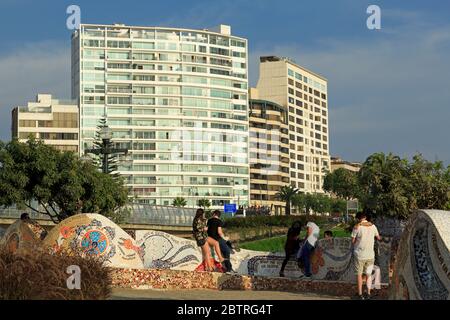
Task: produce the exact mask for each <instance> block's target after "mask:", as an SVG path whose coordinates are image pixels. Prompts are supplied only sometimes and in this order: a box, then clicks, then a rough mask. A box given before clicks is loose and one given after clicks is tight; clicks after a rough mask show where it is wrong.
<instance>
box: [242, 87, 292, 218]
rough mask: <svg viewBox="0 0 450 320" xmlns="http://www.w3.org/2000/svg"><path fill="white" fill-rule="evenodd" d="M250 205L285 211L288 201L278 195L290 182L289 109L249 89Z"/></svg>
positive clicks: (274, 210) (280, 212) (278, 213)
mask: <svg viewBox="0 0 450 320" xmlns="http://www.w3.org/2000/svg"><path fill="white" fill-rule="evenodd" d="M250 98H251V99H250V104H249V108H250V112H249V114H250V205H251V206H252V207H254V206H257V207H268V208H270V209H271V212H272V214H275V215H281V214H284V208H285V203H284V202H283V201H280V199H277V197H276V194H277V193H278V191H280V189H281V187H282V186H285V185H289V133H288V112H287V108H286V107H283V106H281V105H278V104H276V103H274V102H271V101H266V100H260V99H259V96H258V93H257V90H256V89H251V91H250Z"/></svg>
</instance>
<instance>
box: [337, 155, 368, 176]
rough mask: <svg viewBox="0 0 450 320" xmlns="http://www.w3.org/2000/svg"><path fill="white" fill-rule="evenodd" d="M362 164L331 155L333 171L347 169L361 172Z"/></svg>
mask: <svg viewBox="0 0 450 320" xmlns="http://www.w3.org/2000/svg"><path fill="white" fill-rule="evenodd" d="M361 167H362V164H361V163H359V162H350V161H345V160H342V159H341V158H339V157H331V172H333V171H335V170H337V169H341V168H343V169H346V170H349V171H353V172H359V170H360V169H361Z"/></svg>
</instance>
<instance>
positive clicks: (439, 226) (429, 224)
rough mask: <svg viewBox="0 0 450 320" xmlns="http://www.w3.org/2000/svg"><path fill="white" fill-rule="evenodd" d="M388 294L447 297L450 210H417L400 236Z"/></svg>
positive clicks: (401, 297)
mask: <svg viewBox="0 0 450 320" xmlns="http://www.w3.org/2000/svg"><path fill="white" fill-rule="evenodd" d="M392 280H393V281H392V284H391V289H390V294H389V297H390V298H391V299H396V300H449V299H450V212H449V211H441V210H419V211H417V212H415V213H414V214H413V215H412V216H411V217H410V219H409V221H408V223H407V225H406V227H405V230H404V232H403V235H402V237H401V239H400V243H399V247H398V251H397V258H396V262H395V265H394V275H393V279H392Z"/></svg>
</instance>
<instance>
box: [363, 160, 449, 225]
mask: <svg viewBox="0 0 450 320" xmlns="http://www.w3.org/2000/svg"><path fill="white" fill-rule="evenodd" d="M358 184H359V188H360V190H361V194H360V197H359V200H360V201H361V203H362V205H363V207H364V208H366V209H369V210H371V211H373V212H374V213H375V214H376V215H386V216H391V217H396V218H400V219H405V218H407V217H408V216H409V215H410V214H411V213H412V212H413V211H415V210H417V209H443V210H445V209H449V208H450V193H449V192H450V167H447V168H446V167H444V165H443V163H442V162H440V161H437V162H430V161H428V160H426V159H424V158H423V156H422V155H421V154H417V155H415V156H414V157H413V159H412V161H408V160H407V159H401V158H400V157H399V156H396V155H393V154H391V153H390V154H387V155H386V154H384V153H375V154H373V155H371V156H369V157H368V158H367V160H366V161H365V162H364V164H363V166H362V168H361V170H360V172H359V174H358Z"/></svg>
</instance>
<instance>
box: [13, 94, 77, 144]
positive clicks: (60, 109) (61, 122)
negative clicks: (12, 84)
mask: <svg viewBox="0 0 450 320" xmlns="http://www.w3.org/2000/svg"><path fill="white" fill-rule="evenodd" d="M11 123H12V127H11V131H12V132H11V133H12V137H13V138H17V139H18V140H19V141H20V142H26V141H27V140H28V138H29V137H30V136H33V137H35V138H36V139H39V140H42V141H43V142H44V143H45V144H48V145H51V146H53V147H55V148H56V149H58V150H61V151H73V152H78V151H79V139H78V138H79V137H78V105H77V104H76V103H75V102H74V101H62V100H57V99H53V97H52V96H51V95H50V94H38V95H37V97H36V101H35V102H28V105H27V106H26V107H16V108H14V109H13V110H12V122H11Z"/></svg>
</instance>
